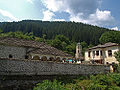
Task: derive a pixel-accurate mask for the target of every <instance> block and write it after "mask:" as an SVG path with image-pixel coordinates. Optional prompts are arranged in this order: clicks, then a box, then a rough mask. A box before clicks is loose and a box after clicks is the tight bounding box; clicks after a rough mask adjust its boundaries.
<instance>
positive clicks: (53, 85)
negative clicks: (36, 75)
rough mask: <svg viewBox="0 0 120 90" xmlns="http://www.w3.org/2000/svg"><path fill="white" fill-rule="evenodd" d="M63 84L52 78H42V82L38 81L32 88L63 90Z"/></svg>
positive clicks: (36, 89) (37, 89)
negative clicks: (51, 79)
mask: <svg viewBox="0 0 120 90" xmlns="http://www.w3.org/2000/svg"><path fill="white" fill-rule="evenodd" d="M64 89H65V88H64V84H61V82H57V80H54V81H53V82H51V81H48V80H44V81H43V82H42V83H38V84H37V85H36V87H34V89H33V90H64Z"/></svg>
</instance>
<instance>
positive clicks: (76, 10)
mask: <svg viewBox="0 0 120 90" xmlns="http://www.w3.org/2000/svg"><path fill="white" fill-rule="evenodd" d="M42 2H43V4H44V6H45V7H46V8H47V10H50V11H52V12H53V13H55V12H67V13H69V15H70V17H69V20H70V21H75V22H83V23H87V24H92V25H98V26H109V25H111V24H114V23H115V22H114V21H115V20H114V17H113V16H112V15H111V12H110V11H107V10H104V11H102V10H100V9H99V7H100V5H101V3H102V0H42Z"/></svg>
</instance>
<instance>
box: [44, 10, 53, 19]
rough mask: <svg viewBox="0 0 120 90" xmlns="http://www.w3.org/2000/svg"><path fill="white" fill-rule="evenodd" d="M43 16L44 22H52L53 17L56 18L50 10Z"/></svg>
mask: <svg viewBox="0 0 120 90" xmlns="http://www.w3.org/2000/svg"><path fill="white" fill-rule="evenodd" d="M43 15H44V17H43V21H51V20H52V17H53V16H54V13H53V12H51V11H49V10H46V11H44V12H43Z"/></svg>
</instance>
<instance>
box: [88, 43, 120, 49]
mask: <svg viewBox="0 0 120 90" xmlns="http://www.w3.org/2000/svg"><path fill="white" fill-rule="evenodd" d="M111 46H119V44H117V43H111V42H109V43H105V44H104V45H97V46H94V47H91V48H89V49H88V50H91V49H96V48H106V47H111Z"/></svg>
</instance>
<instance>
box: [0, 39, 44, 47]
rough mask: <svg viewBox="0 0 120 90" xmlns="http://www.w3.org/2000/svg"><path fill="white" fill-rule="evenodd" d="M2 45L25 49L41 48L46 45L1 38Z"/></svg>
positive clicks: (31, 41) (24, 40)
mask: <svg viewBox="0 0 120 90" xmlns="http://www.w3.org/2000/svg"><path fill="white" fill-rule="evenodd" d="M0 44H7V45H14V46H24V47H34V48H39V47H41V46H43V45H45V43H41V42H36V41H33V40H26V39H19V38H9V37H0Z"/></svg>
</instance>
